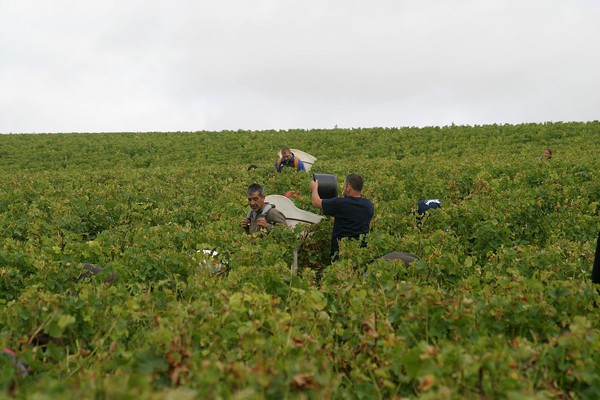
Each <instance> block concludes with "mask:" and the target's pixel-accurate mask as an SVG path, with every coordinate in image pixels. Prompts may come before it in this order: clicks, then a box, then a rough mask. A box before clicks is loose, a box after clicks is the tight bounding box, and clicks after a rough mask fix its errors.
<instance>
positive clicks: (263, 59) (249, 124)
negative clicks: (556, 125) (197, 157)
mask: <svg viewBox="0 0 600 400" xmlns="http://www.w3.org/2000/svg"><path fill="white" fill-rule="evenodd" d="M599 71H600V1H598V0H568V1H567V0H489V1H488V0H426V1H422V0H410V1H409V0H368V1H367V0H360V1H358V0H294V1H291V0H254V1H249V0H212V1H208V0H171V1H156V0H143V1H142V0H136V1H128V0H120V1H115V0H102V1H96V0H0V132H1V133H10V132H12V133H29V132H36V133H43V132H116V131H118V132H124V131H127V132H131V131H132V132H141V131H197V130H215V131H219V130H238V129H243V130H262V129H293V128H305V129H311V128H333V127H335V126H336V125H337V126H338V127H340V128H352V127H354V128H357V127H375V126H376V127H401V126H428V125H450V124H452V123H455V124H468V125H475V124H487V123H520V122H544V121H591V120H598V119H600V73H599Z"/></svg>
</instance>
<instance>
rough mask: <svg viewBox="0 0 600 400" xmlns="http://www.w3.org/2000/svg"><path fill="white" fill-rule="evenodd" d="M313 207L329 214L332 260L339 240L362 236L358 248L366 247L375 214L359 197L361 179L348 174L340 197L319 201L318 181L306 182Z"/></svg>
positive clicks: (336, 255)
mask: <svg viewBox="0 0 600 400" xmlns="http://www.w3.org/2000/svg"><path fill="white" fill-rule="evenodd" d="M308 187H309V188H310V191H311V201H312V205H313V206H315V207H316V208H320V209H322V210H323V214H325V215H330V216H332V217H333V218H334V220H333V232H332V234H331V260H332V261H335V260H336V259H337V258H338V252H339V241H340V240H341V239H342V238H345V237H347V238H351V239H358V238H360V236H361V235H363V241H362V242H361V247H365V246H366V245H367V243H366V240H365V236H364V235H366V234H367V233H369V230H370V227H369V226H370V224H371V218H372V217H373V213H374V211H375V207H374V206H373V202H371V200H368V199H365V198H364V197H362V189H363V179H362V177H361V176H360V175H358V174H348V175H347V176H346V179H344V189H343V193H342V196H343V197H334V198H332V199H321V197H320V196H319V180H318V179H317V180H312V181H310V183H309V186H308Z"/></svg>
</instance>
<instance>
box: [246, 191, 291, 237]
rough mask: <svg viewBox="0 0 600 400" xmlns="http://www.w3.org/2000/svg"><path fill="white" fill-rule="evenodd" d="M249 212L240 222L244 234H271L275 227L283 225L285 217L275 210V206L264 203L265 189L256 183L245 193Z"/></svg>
mask: <svg viewBox="0 0 600 400" xmlns="http://www.w3.org/2000/svg"><path fill="white" fill-rule="evenodd" d="M246 197H247V198H248V204H249V205H250V211H248V214H247V215H246V218H244V219H243V220H242V228H244V230H245V231H246V233H255V232H259V231H263V230H264V231H266V232H267V233H268V232H271V230H272V229H273V227H274V226H275V225H280V224H281V225H285V224H286V223H285V216H284V215H283V214H282V213H281V211H279V210H277V209H275V205H273V204H269V203H267V202H265V188H264V187H262V186H261V185H259V184H258V183H253V184H251V185H250V186H248V190H247V191H246Z"/></svg>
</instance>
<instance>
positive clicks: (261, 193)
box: [246, 183, 265, 196]
mask: <svg viewBox="0 0 600 400" xmlns="http://www.w3.org/2000/svg"><path fill="white" fill-rule="evenodd" d="M256 192H258V195H259V196H264V195H265V188H264V187H262V186H261V185H259V184H258V183H253V184H251V185H250V186H248V190H247V191H246V193H247V194H252V193H256Z"/></svg>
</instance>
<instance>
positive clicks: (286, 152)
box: [281, 146, 293, 162]
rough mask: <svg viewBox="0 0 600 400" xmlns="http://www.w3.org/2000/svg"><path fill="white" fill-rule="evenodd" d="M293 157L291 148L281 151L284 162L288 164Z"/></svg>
mask: <svg viewBox="0 0 600 400" xmlns="http://www.w3.org/2000/svg"><path fill="white" fill-rule="evenodd" d="M292 157H293V154H292V150H290V148H289V147H287V146H286V147H283V148H282V149H281V159H282V160H283V161H284V162H287V161H288V160H290V159H291V158H292Z"/></svg>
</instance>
